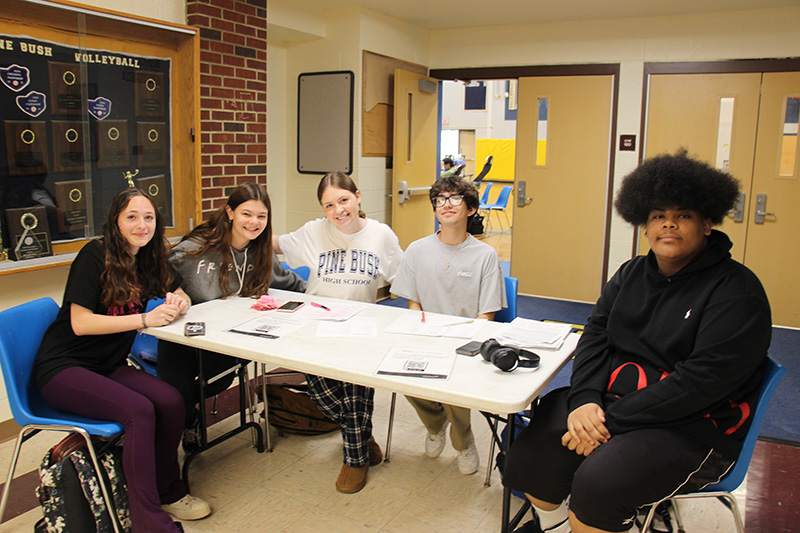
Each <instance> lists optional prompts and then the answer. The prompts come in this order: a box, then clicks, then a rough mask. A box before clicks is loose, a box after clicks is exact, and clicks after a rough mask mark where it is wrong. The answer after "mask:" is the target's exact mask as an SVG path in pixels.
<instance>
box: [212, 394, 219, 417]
mask: <svg viewBox="0 0 800 533" xmlns="http://www.w3.org/2000/svg"><path fill="white" fill-rule="evenodd" d="M218 398H219V394H215V395H214V399H213V400H212V401H211V414H212V415H215V414H217V413H218V412H219V411H217V399H218Z"/></svg>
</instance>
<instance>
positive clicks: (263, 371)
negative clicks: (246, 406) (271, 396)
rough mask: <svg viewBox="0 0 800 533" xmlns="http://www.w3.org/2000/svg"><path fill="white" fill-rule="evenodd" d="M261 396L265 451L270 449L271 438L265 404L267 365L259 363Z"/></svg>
mask: <svg viewBox="0 0 800 533" xmlns="http://www.w3.org/2000/svg"><path fill="white" fill-rule="evenodd" d="M261 397H262V398H263V399H264V440H265V442H266V445H267V451H268V452H271V451H272V440H271V438H270V436H269V405H267V365H266V363H261Z"/></svg>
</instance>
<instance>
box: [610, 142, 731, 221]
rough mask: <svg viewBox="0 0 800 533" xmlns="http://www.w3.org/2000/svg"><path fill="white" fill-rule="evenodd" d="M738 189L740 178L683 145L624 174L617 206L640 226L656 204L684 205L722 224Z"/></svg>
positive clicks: (663, 205)
mask: <svg viewBox="0 0 800 533" xmlns="http://www.w3.org/2000/svg"><path fill="white" fill-rule="evenodd" d="M738 193H739V181H738V180H737V179H736V178H734V177H733V176H731V175H730V174H728V173H726V172H722V171H721V170H717V169H715V168H714V167H712V166H711V165H709V164H708V163H706V162H704V161H700V160H698V159H693V158H691V157H689V156H688V155H687V152H686V149H685V148H681V149H680V150H678V151H677V152H676V153H675V154H674V155H672V154H661V155H657V156H655V157H653V158H650V159H648V160H646V161H645V162H644V163H642V164H641V165H640V166H639V167H638V168H637V169H636V170H634V171H633V172H631V173H630V174H628V175H627V176H625V178H623V180H622V186H621V187H620V189H619V192H618V193H617V199H616V200H615V201H614V207H616V208H617V212H618V213H619V215H620V216H621V217H622V218H623V219H625V221H626V222H629V223H630V224H633V225H634V226H640V225H643V224H645V223H646V222H647V218H648V217H649V216H650V212H651V211H653V209H656V208H670V207H682V208H684V209H692V210H694V211H697V212H698V213H700V215H701V216H702V217H703V218H704V219H710V220H711V223H712V224H713V225H715V226H716V225H718V224H722V222H723V220H725V215H726V214H727V213H728V211H729V210H730V209H731V208H732V207H733V204H734V202H735V201H736V195H737V194H738Z"/></svg>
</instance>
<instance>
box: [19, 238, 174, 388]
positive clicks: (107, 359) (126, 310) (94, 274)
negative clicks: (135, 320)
mask: <svg viewBox="0 0 800 533" xmlns="http://www.w3.org/2000/svg"><path fill="white" fill-rule="evenodd" d="M103 263H104V249H103V243H102V241H100V240H93V241H89V242H88V243H86V245H85V246H84V247H83V249H82V250H81V251H80V252H79V253H78V256H77V257H76V258H75V261H73V263H72V267H71V268H70V271H69V277H68V278H67V287H66V289H65V290H64V301H63V302H62V304H61V309H60V310H59V312H58V315H57V316H56V319H55V321H54V322H53V323H52V324H50V327H49V328H47V331H46V332H45V334H44V338H43V339H42V344H41V346H39V353H38V354H37V356H36V362H35V363H34V368H33V372H34V377H35V379H36V384H37V385H38V386H39V388H40V389H41V388H42V387H43V386H44V385H45V384H46V383H47V382H48V381H49V380H50V379H51V378H52V377H53V376H55V375H56V374H58V373H59V372H61V371H62V370H65V369H67V368H71V367H73V366H79V367H83V368H86V369H87V370H91V371H92V372H97V373H98V374H101V375H104V376H105V375H108V374H110V373H111V372H113V371H114V370H116V369H117V368H119V367H120V366H123V365H125V364H126V361H127V357H128V353H130V349H131V345H132V344H133V340H134V338H135V337H136V330H131V331H123V332H121V333H110V334H107V335H82V336H78V335H75V332H74V331H72V322H71V315H70V308H71V305H70V304H73V303H75V304H78V305H80V306H81V307H85V308H86V309H89V310H90V311H92V312H94V313H96V314H100V315H111V316H117V315H133V314H138V313H141V312H143V311H144V309H145V305H146V300H145V301H143V302H142V301H137V302H129V303H128V304H126V305H125V306H123V307H115V306H112V307H111V308H110V309H109V308H107V307H106V306H104V305H103V304H102V303H101V302H100V276H101V275H102V273H103V266H104V264H103ZM167 268H171V267H169V266H167ZM180 282H181V279H180V276H178V275H177V274H175V280H174V281H173V283H172V287H170V290H171V291H174V290H176V289H177V288H178V287H179V286H180ZM151 296H152V297H155V296H164V295H163V294H161V295H151Z"/></svg>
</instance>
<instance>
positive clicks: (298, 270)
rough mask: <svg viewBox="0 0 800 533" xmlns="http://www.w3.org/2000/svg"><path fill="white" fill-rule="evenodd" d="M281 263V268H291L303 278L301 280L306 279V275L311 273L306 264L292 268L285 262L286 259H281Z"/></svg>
mask: <svg viewBox="0 0 800 533" xmlns="http://www.w3.org/2000/svg"><path fill="white" fill-rule="evenodd" d="M281 264H282V265H283V268H285V269H286V270H291V271H292V272H294V273H295V274H297V275H298V276H300V277H301V278H303V281H308V276H309V275H310V274H311V270H310V269H309V268H308V267H307V266H299V267H297V268H292V267H290V266H289V265H288V264H287V263H286V261H281Z"/></svg>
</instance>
